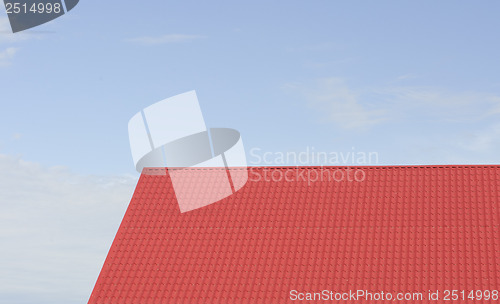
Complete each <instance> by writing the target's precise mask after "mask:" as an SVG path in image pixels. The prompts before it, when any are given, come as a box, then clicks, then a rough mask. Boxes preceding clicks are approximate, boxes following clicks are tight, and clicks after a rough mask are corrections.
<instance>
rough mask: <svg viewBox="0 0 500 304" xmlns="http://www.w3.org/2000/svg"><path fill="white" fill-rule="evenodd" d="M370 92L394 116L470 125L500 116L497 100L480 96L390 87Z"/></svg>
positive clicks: (484, 95)
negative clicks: (376, 96) (417, 117)
mask: <svg viewBox="0 0 500 304" xmlns="http://www.w3.org/2000/svg"><path fill="white" fill-rule="evenodd" d="M373 92H374V93H375V94H377V95H379V97H380V98H381V99H382V100H384V101H385V103H384V106H386V107H390V108H391V109H392V110H391V112H393V113H394V114H395V115H399V116H401V115H403V116H416V115H418V116H419V117H422V118H424V119H427V120H441V121H449V122H471V121H479V120H482V119H485V118H489V117H491V116H492V115H496V114H500V96H498V95H495V94H488V93H483V92H470V91H469V92H466V91H462V92H452V91H449V90H445V89H442V88H436V87H418V86H393V87H385V88H376V89H374V90H373Z"/></svg>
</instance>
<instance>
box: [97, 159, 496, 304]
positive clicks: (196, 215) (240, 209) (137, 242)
mask: <svg viewBox="0 0 500 304" xmlns="http://www.w3.org/2000/svg"><path fill="white" fill-rule="evenodd" d="M250 170H251V172H250V174H249V181H248V182H247V184H246V185H245V186H244V187H243V188H242V189H241V190H240V191H238V192H237V193H236V194H234V195H232V196H230V197H228V198H226V199H223V200H221V201H219V202H217V203H215V204H212V205H209V206H207V207H204V208H201V209H198V210H194V211H191V212H187V213H182V214H181V213H180V212H179V207H178V205H177V203H176V198H175V194H174V191H173V189H172V187H171V185H170V180H169V177H168V175H144V174H143V175H142V176H141V178H140V180H139V183H138V185H137V189H136V191H135V193H134V196H133V198H132V201H131V203H130V205H129V207H128V210H127V212H126V214H125V217H124V219H123V221H122V224H121V226H120V228H119V231H118V233H117V235H116V238H115V240H114V242H113V244H112V246H111V249H110V251H109V254H108V257H107V259H106V261H105V264H104V266H103V268H102V271H101V273H100V275H99V278H98V280H97V283H96V285H95V288H94V291H93V292H92V295H91V298H90V300H89V303H91V304H104V303H106V304H114V303H119V304H126V303H131V304H132V303H133V304H142V303H144V304H146V303H147V304H154V303H176V304H182V303H242V304H243V303H292V302H300V301H291V300H290V297H291V294H290V292H291V291H292V290H297V291H301V292H303V291H308V292H314V291H318V292H321V291H322V290H331V291H339V292H341V291H349V290H354V291H356V290H361V289H362V290H370V291H373V292H377V291H384V292H391V293H394V294H396V293H397V292H415V291H416V292H423V293H424V294H425V295H427V292H428V291H429V290H441V291H443V290H445V289H456V290H460V291H461V290H466V291H470V290H476V289H480V290H495V289H497V290H498V289H500V286H499V283H500V233H499V222H500V212H499V201H500V183H499V182H500V166H441V167H430V166H429V167H416V166H414V167H360V168H339V167H325V168H314V167H307V168H252V169H250ZM320 170H328V172H326V173H325V172H324V171H320ZM335 170H363V172H364V173H363V177H364V179H363V180H362V181H356V180H354V179H353V178H350V179H351V181H349V180H348V178H347V176H345V178H344V179H343V180H340V175H338V176H337V178H336V179H337V180H336V181H335V180H333V181H332V180H328V179H327V178H323V181H321V180H320V179H319V178H316V181H313V172H315V171H316V172H317V173H321V174H322V175H323V176H326V175H329V174H334V171H335ZM344 172H346V171H344ZM325 174H326V175H325ZM280 176H281V177H280ZM308 176H309V179H308ZM330 176H333V175H330ZM360 176H361V175H358V179H360ZM442 296H443V294H441V297H442ZM424 300H425V299H424ZM306 302H307V303H315V302H321V301H303V302H302V303H306ZM323 302H325V301H323ZM405 302H407V303H422V301H412V300H409V301H405ZM424 302H427V301H424ZM472 302H474V303H481V302H483V300H477V299H476V300H474V301H472ZM486 302H488V303H490V302H491V301H484V303H486ZM331 303H337V301H331ZM342 303H374V302H373V301H365V300H363V299H358V300H357V301H352V300H348V301H344V302H342Z"/></svg>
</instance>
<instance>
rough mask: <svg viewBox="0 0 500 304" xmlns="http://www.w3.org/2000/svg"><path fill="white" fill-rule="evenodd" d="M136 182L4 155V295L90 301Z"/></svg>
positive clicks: (0, 189)
mask: <svg viewBox="0 0 500 304" xmlns="http://www.w3.org/2000/svg"><path fill="white" fill-rule="evenodd" d="M135 184H136V179H135V177H132V176H130V177H129V176H116V177H98V176H80V175H76V174H73V173H71V172H69V171H68V170H67V169H65V168H61V167H52V168H44V167H42V166H40V165H38V164H36V163H31V162H26V161H24V160H22V159H19V158H14V157H11V156H6V155H0V240H1V248H2V250H0V273H2V275H1V276H0V302H2V303H6V302H9V303H12V304H15V303H25V302H33V303H34V302H36V303H86V301H87V300H88V297H89V296H90V292H91V291H92V288H93V284H94V283H95V280H96V279H97V275H98V274H99V271H100V268H101V267H102V263H103V262H104V258H105V256H106V253H107V251H108V249H109V246H110V245H111V242H112V240H113V237H114V235H115V233H116V230H117V229H118V225H119V223H120V221H121V218H122V216H123V214H124V212H125V209H126V206H127V205H128V203H129V201H130V198H131V195H132V193H133V190H134V187H135Z"/></svg>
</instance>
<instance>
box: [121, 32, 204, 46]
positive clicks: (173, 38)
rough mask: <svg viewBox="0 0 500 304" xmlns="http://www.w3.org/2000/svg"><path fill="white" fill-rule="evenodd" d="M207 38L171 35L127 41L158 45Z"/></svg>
mask: <svg viewBox="0 0 500 304" xmlns="http://www.w3.org/2000/svg"><path fill="white" fill-rule="evenodd" d="M203 38H206V37H205V36H200V35H186V34H169V35H163V36H144V37H137V38H131V39H127V40H126V41H127V42H134V43H138V44H143V45H158V44H167V43H181V42H190V41H194V40H198V39H203Z"/></svg>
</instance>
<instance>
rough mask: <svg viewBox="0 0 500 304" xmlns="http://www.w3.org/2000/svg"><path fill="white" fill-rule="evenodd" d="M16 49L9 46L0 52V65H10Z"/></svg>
mask: <svg viewBox="0 0 500 304" xmlns="http://www.w3.org/2000/svg"><path fill="white" fill-rule="evenodd" d="M18 50H19V49H18V48H14V47H10V48H7V49H5V50H4V51H2V52H0V67H4V66H8V65H10V64H11V60H12V58H14V56H15V55H16V53H17V51H18Z"/></svg>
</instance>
